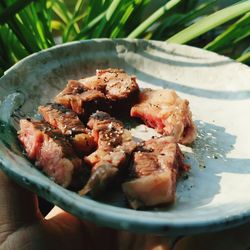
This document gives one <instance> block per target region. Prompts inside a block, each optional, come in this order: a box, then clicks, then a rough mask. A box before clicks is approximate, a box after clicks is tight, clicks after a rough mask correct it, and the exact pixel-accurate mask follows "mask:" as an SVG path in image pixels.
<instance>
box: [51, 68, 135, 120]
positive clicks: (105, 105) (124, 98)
mask: <svg viewBox="0 0 250 250" xmlns="http://www.w3.org/2000/svg"><path fill="white" fill-rule="evenodd" d="M138 96H139V87H138V84H137V82H136V77H135V76H129V75H128V74H127V73H126V72H125V71H123V70H121V69H105V70H97V71H96V75H95V76H91V77H88V78H83V79H80V80H78V81H76V80H70V81H69V82H68V85H67V87H66V88H65V89H64V90H63V91H62V92H61V93H59V94H58V95H57V96H56V97H55V102H57V103H60V104H62V105H64V106H65V107H68V108H71V109H72V110H73V111H75V112H76V113H77V114H79V115H81V118H82V119H85V120H86V119H88V117H89V115H90V114H92V113H93V112H95V111H96V110H101V111H106V112H114V113H116V112H117V111H119V113H120V112H121V111H124V112H128V110H129V109H130V108H131V106H132V105H133V104H134V103H135V102H136V101H137V100H138Z"/></svg>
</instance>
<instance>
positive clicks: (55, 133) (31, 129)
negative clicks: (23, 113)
mask: <svg viewBox="0 0 250 250" xmlns="http://www.w3.org/2000/svg"><path fill="white" fill-rule="evenodd" d="M18 138H19V140H20V142H21V143H22V144H23V146H24V149H25V150H26V153H27V156H28V157H29V158H30V159H31V160H33V161H34V162H35V165H36V166H37V167H38V168H40V169H41V170H42V171H43V172H44V173H46V174H47V175H48V176H49V177H50V178H51V179H53V180H54V181H55V182H56V183H58V184H60V185H61V186H63V187H70V188H79V187H80V186H82V185H83V183H84V179H85V177H86V176H85V174H87V173H85V172H84V168H83V165H82V164H83V162H82V160H81V159H80V158H78V157H77V156H76V154H75V152H74V150H73V148H72V145H71V143H70V142H69V141H68V140H67V139H66V138H65V137H63V136H62V135H61V133H60V131H59V130H55V129H53V128H52V127H51V126H50V125H49V124H48V123H46V122H44V121H36V120H30V119H22V120H20V131H19V136H18Z"/></svg>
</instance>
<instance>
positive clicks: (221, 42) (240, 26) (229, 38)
mask: <svg viewBox="0 0 250 250" xmlns="http://www.w3.org/2000/svg"><path fill="white" fill-rule="evenodd" d="M249 29H250V12H249V13H247V14H246V15H244V16H243V17H242V18H241V19H240V20H238V21H237V22H236V23H234V24H232V25H231V26H230V27H229V28H228V29H227V30H226V31H224V32H223V33H222V34H220V35H219V36H217V37H216V38H215V39H214V40H213V41H212V42H210V43H209V44H207V45H206V46H205V47H204V48H205V49H208V50H213V51H218V49H221V48H225V47H226V46H229V45H231V43H232V42H233V41H234V40H235V39H238V38H239V37H241V36H244V35H245V34H246V33H247V32H248V31H249Z"/></svg>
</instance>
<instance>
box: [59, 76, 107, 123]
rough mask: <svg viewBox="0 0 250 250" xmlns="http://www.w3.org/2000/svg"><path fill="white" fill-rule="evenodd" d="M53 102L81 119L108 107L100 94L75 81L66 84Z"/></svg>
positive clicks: (104, 98) (103, 96)
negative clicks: (71, 111) (68, 109)
mask: <svg viewBox="0 0 250 250" xmlns="http://www.w3.org/2000/svg"><path fill="white" fill-rule="evenodd" d="M55 102H56V103H59V104H62V105H63V106H65V107H67V108H70V109H72V110H73V111H74V112H76V113H77V114H78V115H80V116H81V118H84V117H85V118H87V117H88V116H89V115H90V114H92V113H93V112H95V111H96V110H97V109H100V108H108V107H109V106H108V105H107V102H106V97H105V95H104V94H103V93H102V92H100V91H98V90H94V89H93V90H92V89H91V90H89V89H87V88H85V87H84V85H83V84H81V83H80V82H78V81H75V80H70V81H69V82H68V84H67V86H66V88H65V89H64V90H63V91H62V92H61V93H59V94H58V95H57V96H56V97H55Z"/></svg>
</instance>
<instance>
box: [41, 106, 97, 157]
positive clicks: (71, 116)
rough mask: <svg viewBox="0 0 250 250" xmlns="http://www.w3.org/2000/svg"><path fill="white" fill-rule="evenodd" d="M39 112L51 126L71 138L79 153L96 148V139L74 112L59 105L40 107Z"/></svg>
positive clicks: (86, 152)
mask: <svg viewBox="0 0 250 250" xmlns="http://www.w3.org/2000/svg"><path fill="white" fill-rule="evenodd" d="M38 111H39V113H40V114H41V115H42V116H43V118H44V119H45V121H46V122H48V123H49V124H50V125H51V126H53V127H54V128H58V129H59V130H60V131H61V133H62V134H64V135H68V136H70V139H71V140H72V143H73V145H74V148H75V150H77V152H78V153H80V154H81V153H82V154H88V153H91V152H93V150H94V149H95V147H96V143H95V142H94V138H93V137H92V136H91V134H90V131H89V130H88V129H86V128H85V126H84V125H83V123H82V122H81V121H80V119H79V118H78V116H77V114H76V113H75V112H74V111H72V110H71V109H68V108H66V107H64V106H63V105H61V104H57V103H48V104H46V105H44V106H40V107H39V108H38Z"/></svg>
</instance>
